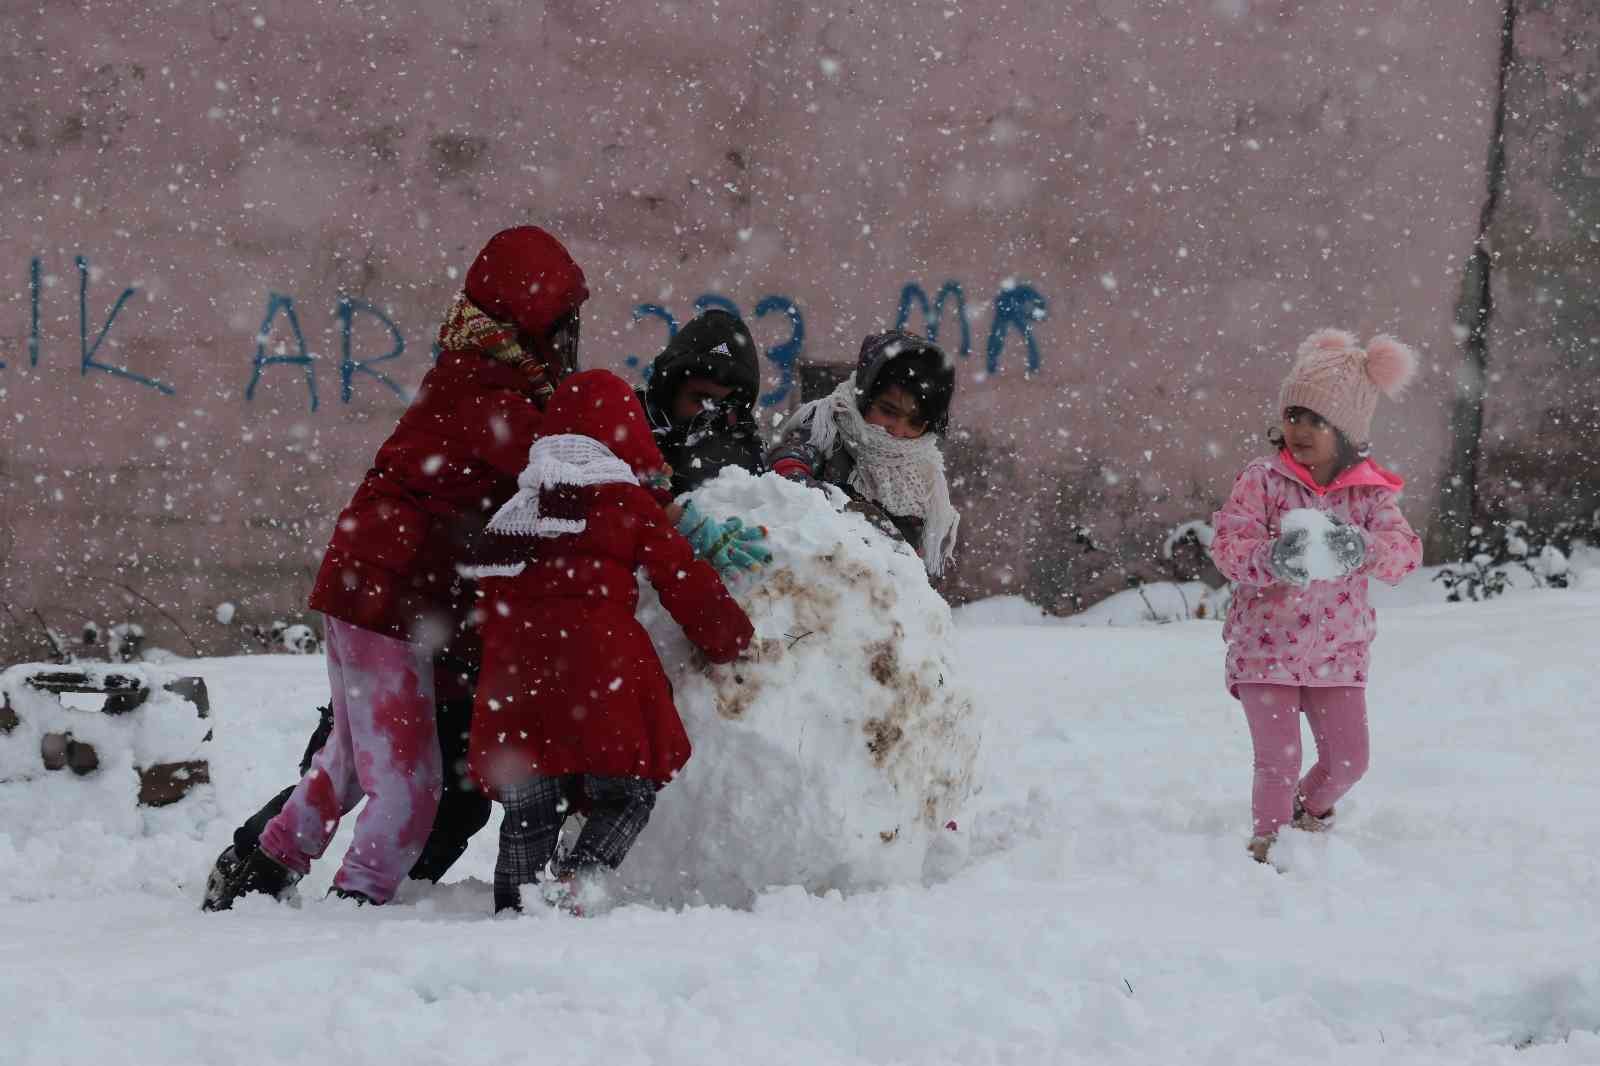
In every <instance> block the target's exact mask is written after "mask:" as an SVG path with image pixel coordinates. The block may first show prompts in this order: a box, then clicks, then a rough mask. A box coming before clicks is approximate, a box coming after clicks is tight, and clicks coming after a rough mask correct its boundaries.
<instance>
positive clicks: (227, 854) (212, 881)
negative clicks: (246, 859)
mask: <svg viewBox="0 0 1600 1066" xmlns="http://www.w3.org/2000/svg"><path fill="white" fill-rule="evenodd" d="M241 861H242V860H241V859H240V858H239V852H238V849H237V848H235V847H234V846H233V845H232V844H229V845H228V846H227V847H225V848H223V849H222V854H221V855H218V856H217V861H216V862H214V863H212V864H211V873H209V874H207V875H206V898H205V899H204V900H203V901H202V902H201V904H200V909H201V910H203V911H216V910H225V909H226V908H224V907H220V906H218V903H219V902H220V901H221V900H222V897H223V894H224V893H225V892H227V886H228V879H229V878H231V877H232V876H233V875H234V874H235V873H236V872H237V871H238V869H239V865H240V862H241Z"/></svg>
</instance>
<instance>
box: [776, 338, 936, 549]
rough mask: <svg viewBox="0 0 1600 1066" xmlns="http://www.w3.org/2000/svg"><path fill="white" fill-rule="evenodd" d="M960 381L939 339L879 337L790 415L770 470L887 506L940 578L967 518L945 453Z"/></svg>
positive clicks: (898, 528) (895, 528) (895, 529)
mask: <svg viewBox="0 0 1600 1066" xmlns="http://www.w3.org/2000/svg"><path fill="white" fill-rule="evenodd" d="M955 384H956V378H955V367H954V366H953V365H952V364H951V362H950V360H949V358H948V357H947V356H946V355H945V354H944V352H943V351H942V350H940V348H939V347H938V346H937V345H935V344H932V343H930V342H928V341H927V340H925V339H923V338H922V337H919V336H917V335H916V334H914V333H908V332H906V331H904V330H889V331H888V332H886V333H874V334H870V335H869V336H868V337H867V338H866V339H865V340H863V341H862V342H861V356H860V359H859V360H858V361H857V363H856V370H855V373H853V374H851V375H850V377H848V378H846V379H845V380H844V381H843V382H841V383H840V385H839V387H838V388H836V389H835V390H834V391H833V392H832V393H831V394H830V395H828V396H824V397H822V398H821V399H818V400H812V401H811V402H809V403H805V404H802V405H801V406H800V407H799V409H798V410H796V411H795V412H794V413H793V414H791V415H790V416H789V417H788V418H787V419H785V420H784V422H783V424H782V425H781V426H780V427H779V428H778V443H777V444H776V445H774V446H773V448H772V450H771V451H769V452H768V453H767V467H768V468H769V469H771V470H774V471H776V472H777V473H779V474H782V475H783V476H784V477H787V478H792V479H794V480H799V481H806V482H826V483H828V484H832V485H837V486H839V487H840V488H842V489H844V491H845V492H846V493H848V494H849V495H850V496H851V497H852V499H853V500H855V501H857V502H858V503H865V504H869V505H872V507H874V508H876V509H878V510H880V511H881V512H882V513H883V514H884V515H885V516H886V517H887V518H888V520H889V522H890V523H892V527H891V530H890V531H891V532H898V533H899V535H900V536H901V537H902V538H904V539H905V541H906V543H908V544H910V545H911V546H912V547H913V548H915V549H916V550H917V553H918V554H919V555H920V556H921V557H922V561H923V564H924V565H925V566H926V567H927V570H928V574H929V576H931V577H937V576H939V575H940V574H942V573H943V572H944V568H945V565H946V564H947V563H949V561H950V559H951V557H952V556H953V555H954V553H955V546H956V529H957V527H958V526H959V525H960V523H961V516H960V515H959V514H958V513H957V512H956V509H955V507H954V505H952V504H951V502H950V486H949V484H948V483H947V482H946V480H945V473H944V455H943V453H941V452H940V451H939V438H940V437H941V436H942V435H943V434H944V433H945V432H946V431H947V429H948V428H949V422H950V398H951V395H952V394H953V393H954V392H955Z"/></svg>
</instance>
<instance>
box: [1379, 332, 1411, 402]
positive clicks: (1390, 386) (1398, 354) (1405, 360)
mask: <svg viewBox="0 0 1600 1066" xmlns="http://www.w3.org/2000/svg"><path fill="white" fill-rule="evenodd" d="M1416 374H1417V353H1416V352H1414V351H1412V350H1411V349H1410V348H1409V347H1408V346H1407V345H1404V344H1402V343H1400V341H1398V340H1396V339H1395V338H1393V337H1391V336H1389V335H1388V334H1387V333H1381V334H1379V335H1378V336H1376V337H1374V338H1372V341H1371V342H1370V343H1369V344H1368V345H1367V378H1368V379H1369V380H1370V381H1371V382H1372V383H1373V384H1374V385H1376V386H1378V390H1379V391H1380V392H1382V393H1383V394H1384V395H1385V396H1387V397H1389V399H1391V400H1394V399H1398V398H1399V396H1400V394H1401V393H1402V392H1404V391H1405V387H1406V386H1407V385H1409V384H1411V379H1412V378H1414V377H1416Z"/></svg>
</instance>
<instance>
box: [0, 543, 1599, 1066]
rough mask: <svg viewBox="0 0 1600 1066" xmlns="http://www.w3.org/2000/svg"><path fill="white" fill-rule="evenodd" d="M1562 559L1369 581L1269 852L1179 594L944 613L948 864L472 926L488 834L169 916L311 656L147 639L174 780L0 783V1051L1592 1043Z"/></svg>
mask: <svg viewBox="0 0 1600 1066" xmlns="http://www.w3.org/2000/svg"><path fill="white" fill-rule="evenodd" d="M1581 578H1583V579H1586V580H1580V582H1579V585H1578V587H1576V588H1573V589H1570V590H1565V591H1553V590H1552V591H1540V592H1528V593H1525V594H1521V595H1517V596H1514V597H1509V598H1504V599H1499V600H1495V601H1492V602H1489V603H1482V604H1459V605H1456V604H1450V605H1446V604H1437V603H1414V604H1413V605H1410V606H1398V607H1385V608H1384V609H1383V610H1382V613H1381V617H1380V621H1379V625H1380V636H1379V639H1378V643H1377V645H1376V647H1375V654H1374V662H1373V676H1374V678H1375V680H1374V683H1373V687H1372V689H1371V690H1370V704H1371V718H1372V730H1373V764H1372V770H1371V773H1370V775H1369V777H1368V778H1367V780H1366V781H1364V782H1363V783H1362V784H1361V785H1359V786H1358V788H1357V790H1356V792H1354V793H1353V794H1352V795H1351V796H1350V797H1349V798H1348V799H1347V800H1346V801H1344V802H1342V803H1341V804H1340V809H1339V814H1340V818H1339V824H1338V827H1337V829H1336V830H1335V831H1334V832H1333V833H1331V834H1328V835H1324V836H1317V837H1311V836H1306V835H1303V834H1298V833H1288V834H1286V835H1285V839H1284V840H1283V841H1282V843H1281V844H1280V851H1279V854H1280V855H1281V857H1282V862H1283V865H1284V870H1283V872H1277V871H1275V870H1274V869H1272V868H1271V867H1266V866H1259V865H1257V864H1255V863H1253V862H1251V861H1250V860H1249V859H1248V857H1247V856H1246V855H1245V852H1244V844H1245V839H1246V836H1247V835H1248V831H1249V810H1248V802H1249V777H1250V748H1249V740H1248V736H1247V734H1246V730H1245V723H1244V717H1243V715H1242V714H1241V713H1240V712H1239V710H1238V707H1237V705H1236V704H1235V703H1234V702H1233V701H1232V700H1231V699H1230V698H1229V697H1228V696H1227V694H1226V692H1225V691H1224V689H1223V685H1222V666H1221V645H1220V637H1219V627H1218V625H1217V624H1216V623H1215V622H1214V621H1189V622H1179V623H1176V624H1171V625H1163V626H1143V627H1112V626H1105V625H1097V626H1089V627H1084V626H1060V625H1041V624H1018V623H1019V621H1020V620H1025V619H1027V617H1028V616H1027V614H1026V612H1021V611H1017V610H1008V609H1006V608H1005V607H1004V605H1001V606H1000V607H998V608H997V607H996V606H995V605H978V606H976V607H974V608H968V609H963V610H962V611H959V612H957V620H958V625H959V627H960V630H959V641H960V655H961V656H962V659H961V662H960V666H961V667H962V668H963V669H964V671H965V672H966V676H965V678H964V680H965V681H967V682H968V683H970V684H971V686H972V688H973V689H974V690H975V691H976V692H977V693H978V695H979V698H980V699H981V700H982V701H984V702H985V704H986V707H985V710H986V712H987V716H988V722H989V724H988V733H987V735H986V737H985V746H986V751H985V756H984V759H983V763H982V767H983V770H982V772H983V775H984V777H983V781H982V791H981V793H979V794H978V795H977V797H976V798H975V799H974V800H973V801H972V802H971V804H970V805H969V809H968V810H967V811H966V812H964V814H963V815H962V817H961V818H960V819H959V829H958V830H957V832H958V833H959V834H961V835H962V836H963V837H964V838H965V839H964V841H963V843H964V844H965V845H966V847H967V848H968V849H969V852H968V858H967V861H966V863H965V865H964V866H961V867H960V868H959V869H957V870H955V872H954V873H953V874H952V875H951V876H949V877H948V879H946V880H943V881H941V882H939V883H935V884H929V885H910V886H902V887H895V888H890V889H884V890H880V891H873V892H864V893H861V894H857V895H853V896H850V897H847V898H846V897H840V896H839V895H837V894H829V895H826V896H821V897H817V896H809V895H806V894H805V893H804V892H802V891H800V890H799V889H795V888H775V889H773V890H771V891H769V892H768V893H766V894H764V895H762V896H761V897H760V898H759V899H758V900H757V902H756V903H755V905H754V907H753V908H752V909H749V910H729V909H720V908H712V907H696V908H690V909H686V910H670V909H663V908H656V907H652V906H649V905H644V904H632V905H628V906H623V907H621V908H619V909H617V910H614V911H612V912H610V913H608V914H604V915H602V916H600V917H597V918H593V919H582V920H580V919H570V918H564V917H557V916H554V915H550V914H530V915H529V916H527V917H525V918H521V919H514V920H509V921H506V920H494V919H491V918H490V917H489V910H490V900H489V887H488V884H487V881H488V877H489V874H490V870H491V867H492V863H493V851H494V833H493V830H492V827H491V829H490V830H489V831H486V832H485V833H483V834H482V835H481V836H480V837H479V838H478V839H477V840H476V841H475V842H474V846H473V848H472V850H471V851H469V853H468V855H467V857H466V858H465V859H464V860H463V862H462V863H461V865H460V866H459V867H458V869H457V871H456V875H457V877H458V878H459V879H458V880H456V881H454V882H453V883H450V884H446V885H444V886H440V887H437V888H429V889H427V890H416V889H412V890H410V891H408V892H407V893H406V894H405V895H403V896H402V898H401V900H400V902H398V903H397V904H396V905H393V906H390V907H386V908H383V909H365V910H356V909H352V908H350V907H348V906H346V905H343V904H341V903H338V902H336V901H332V900H328V901H324V900H323V899H322V898H321V893H322V890H323V889H324V888H325V887H326V885H327V882H328V880H329V879H330V877H331V876H332V872H333V866H332V863H331V862H328V861H325V862H324V863H322V864H319V866H318V868H317V869H316V871H315V872H314V873H313V875H312V877H311V878H310V879H309V880H308V883H307V884H306V885H305V887H304V890H303V896H304V899H305V902H304V904H303V905H302V906H300V907H299V908H292V907H286V906H281V905H278V904H274V903H272V902H270V901H265V900H260V899H251V900H246V901H245V902H243V903H242V904H241V905H240V906H239V907H238V909H236V910H235V911H233V912H231V913H227V914H219V915H203V914H201V913H200V912H199V910H198V902H199V897H200V891H201V887H202V879H203V876H204V873H205V871H206V869H207V867H208V865H209V863H210V861H211V859H212V857H213V856H214V854H215V853H216V851H217V850H218V849H219V848H221V847H222V845H223V844H224V843H225V842H226V839H227V836H228V832H229V830H230V829H231V827H232V826H233V825H234V824H235V822H236V821H237V820H238V819H240V818H241V817H243V816H244V815H245V814H247V813H248V812H249V811H250V810H251V809H252V807H253V806H254V805H255V804H257V803H259V802H261V801H262V800H264V799H265V798H267V797H268V796H269V795H270V794H271V793H272V792H274V791H275V790H276V789H277V788H278V787H280V786H281V785H282V784H284V783H286V782H287V781H288V779H289V775H290V774H291V772H292V768H293V766H294V765H295V763H296V761H297V759H298V757H299V754H300V749H301V746H302V745H303V743H304V738H305V736H306V734H307V733H308V731H309V730H310V727H311V725H312V723H313V721H314V720H315V710H314V708H315V705H316V704H317V702H318V701H319V700H321V699H322V698H323V697H324V695H325V692H326V689H325V684H326V683H325V679H324V676H323V674H322V667H321V663H320V661H319V660H318V659H316V658H294V657H257V658H240V659H223V660H209V661H200V662H196V663H193V664H184V665H188V666H191V667H192V668H193V669H194V670H196V671H198V672H200V673H202V674H203V675H204V676H205V677H206V678H207V680H208V681H209V683H210V687H211V694H212V700H213V704H214V708H215V709H214V715H215V721H216V739H215V740H214V741H213V742H212V748H213V751H212V753H211V759H212V773H213V779H214V781H215V784H214V786H212V787H211V788H208V789H202V790H200V791H199V792H197V793H196V794H195V795H193V796H191V797H190V798H189V799H187V800H185V801H184V802H182V803H180V804H178V805H177V806H175V807H171V808H167V809H164V810H160V811H153V812H149V811H147V812H139V811H136V810H134V809H133V808H132V807H131V806H129V807H126V808H122V807H118V808H116V809H109V808H108V804H107V801H106V800H105V798H104V793H103V792H102V793H100V794H99V798H98V799H96V800H95V801H94V802H93V803H91V802H90V800H89V797H90V795H91V792H90V790H88V789H86V788H85V787H84V786H86V785H88V784H90V782H88V781H82V780H76V779H73V778H72V777H71V775H70V774H54V775H51V776H50V777H49V778H48V779H46V780H42V781H35V782H31V783H28V784H11V785H0V1063H4V1064H5V1066H35V1064H45V1063H50V1064H56V1063H79V1062H81V1063H103V1064H112V1063H152V1064H153V1063H161V1064H183V1063H250V1064H268V1063H288V1062H305V1061H313V1062H318V1061H320V1062H336V1063H339V1064H340V1066H354V1064H359V1063H382V1064H385V1066H390V1064H395V1063H406V1064H423V1063H449V1064H452V1066H459V1064H462V1063H469V1062H491V1063H492V1062H508V1061H525V1062H530V1063H536V1062H544V1061H551V1062H560V1063H567V1064H573V1063H590V1062H595V1063H618V1064H620V1063H646V1062H652V1063H653V1062H661V1063H679V1062H681V1063H692V1064H694V1066H706V1064H708V1063H727V1062H752V1061H753V1062H762V1063H765V1064H769V1066H778V1064H783V1063H803V1064H805V1066H817V1064H822V1063H828V1064H832V1063H868V1062H871V1063H890V1062H893V1063H916V1064H918V1066H931V1064H936V1063H961V1064H972V1063H1026V1064H1054V1063H1077V1062H1082V1063H1096V1064H1122V1063H1141V1064H1144V1063H1160V1064H1167V1063H1207V1064H1219V1066H1222V1064H1226V1066H1234V1064H1246V1063H1264V1064H1265V1063H1270V1064H1272V1066H1287V1064H1292V1063H1319V1064H1320V1063H1361V1064H1371V1063H1376V1064H1387V1063H1437V1064H1449V1066H1458V1064H1463V1063H1501V1062H1504V1063H1519V1064H1523V1063H1526V1064H1545V1063H1584V1064H1593V1063H1596V1062H1600V1035H1597V1031H1600V952H1597V950H1596V948H1597V946H1600V816H1597V814H1596V812H1597V811H1600V773H1597V770H1596V767H1597V765H1600V728H1597V726H1596V721H1595V712H1596V709H1597V705H1600V701H1597V697H1596V691H1597V689H1600V666H1597V665H1596V658H1597V656H1596V654H1595V649H1596V647H1597V639H1600V572H1595V571H1590V572H1588V573H1585V574H1583V575H1581ZM1418 598H1426V597H1420V596H1419V597H1418ZM1011 606H1012V607H1013V608H1014V607H1015V605H1011ZM1030 621H1031V620H1030ZM1307 746H1308V749H1309V738H1308V745H1307ZM661 802H662V803H663V804H670V803H672V802H673V794H672V791H671V789H670V788H669V789H668V790H667V791H666V792H665V793H663V795H662V798H661ZM92 812H98V813H92ZM348 824H349V823H348V820H347V822H346V828H345V829H343V830H342V831H341V835H340V838H339V839H338V840H336V841H335V843H334V845H333V849H332V854H335V855H336V854H340V853H342V851H343V849H344V847H345V845H346V844H347V842H348ZM774 832H776V833H781V832H782V827H781V826H778V827H774Z"/></svg>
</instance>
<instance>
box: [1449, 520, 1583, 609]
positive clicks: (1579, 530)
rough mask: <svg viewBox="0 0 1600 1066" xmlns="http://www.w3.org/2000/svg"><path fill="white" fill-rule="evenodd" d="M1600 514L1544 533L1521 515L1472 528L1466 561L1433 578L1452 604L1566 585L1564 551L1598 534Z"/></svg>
mask: <svg viewBox="0 0 1600 1066" xmlns="http://www.w3.org/2000/svg"><path fill="white" fill-rule="evenodd" d="M1596 526H1600V512H1597V514H1596V516H1595V518H1594V519H1592V520H1590V521H1589V522H1587V523H1584V522H1562V523H1559V524H1558V525H1557V526H1555V527H1553V528H1552V529H1550V530H1549V531H1547V532H1542V531H1539V530H1535V529H1533V528H1531V527H1530V526H1529V525H1528V523H1527V522H1524V521H1522V520H1521V519H1512V520H1511V521H1508V522H1496V523H1492V524H1491V525H1490V526H1488V527H1487V528H1485V527H1484V526H1473V527H1472V539H1471V540H1470V541H1468V542H1467V550H1468V552H1469V554H1468V556H1467V559H1466V561H1465V562H1459V563H1449V564H1446V565H1445V566H1443V567H1441V568H1440V569H1439V571H1438V572H1437V573H1435V574H1434V576H1433V580H1435V581H1438V582H1440V583H1441V584H1443V585H1444V587H1445V588H1446V589H1448V590H1449V595H1448V596H1447V597H1446V599H1448V600H1449V601H1451V602H1452V603H1459V602H1462V601H1464V600H1487V599H1493V598H1494V597H1495V596H1498V595H1500V594H1501V593H1503V592H1505V591H1506V590H1507V589H1510V588H1516V587H1527V588H1566V587H1567V584H1568V582H1569V581H1570V580H1571V567H1570V565H1569V563H1568V559H1567V555H1568V553H1569V552H1570V551H1571V550H1572V547H1573V546H1574V545H1575V544H1578V543H1583V542H1585V541H1591V542H1592V539H1600V538H1596Z"/></svg>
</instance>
